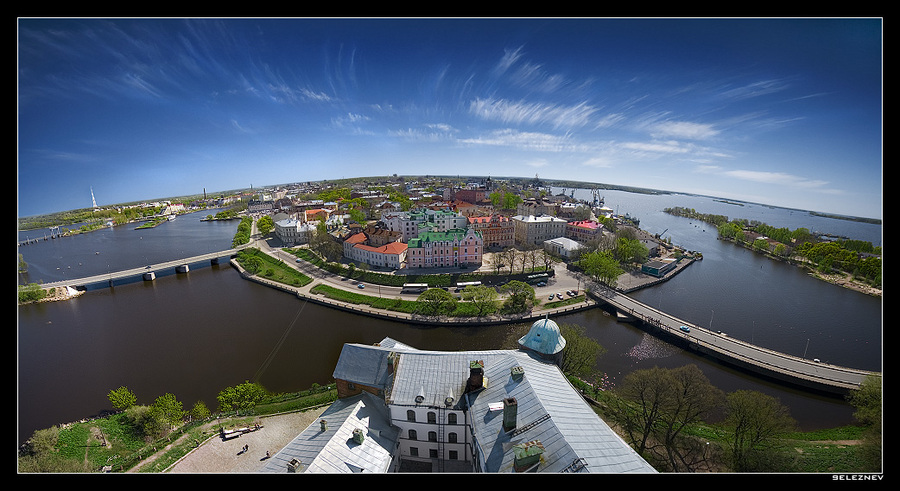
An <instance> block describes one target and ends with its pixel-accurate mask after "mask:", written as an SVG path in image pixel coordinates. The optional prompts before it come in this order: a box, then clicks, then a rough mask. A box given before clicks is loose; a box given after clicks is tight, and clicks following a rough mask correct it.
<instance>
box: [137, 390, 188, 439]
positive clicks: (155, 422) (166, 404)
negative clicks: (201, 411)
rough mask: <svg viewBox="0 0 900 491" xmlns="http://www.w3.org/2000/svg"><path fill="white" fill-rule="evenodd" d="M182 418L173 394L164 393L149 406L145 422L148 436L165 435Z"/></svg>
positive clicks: (179, 405) (181, 412)
mask: <svg viewBox="0 0 900 491" xmlns="http://www.w3.org/2000/svg"><path fill="white" fill-rule="evenodd" d="M182 418H184V409H183V408H182V404H181V402H179V401H178V399H176V398H175V396H174V395H173V394H170V393H166V394H163V395H161V396H159V397H157V398H156V400H155V401H154V402H153V404H152V405H151V406H150V410H149V411H148V414H147V419H146V421H145V431H146V433H147V434H148V435H156V436H161V435H165V434H166V433H167V432H168V431H169V430H171V429H172V428H173V427H174V426H176V425H177V424H179V423H181V420H182Z"/></svg>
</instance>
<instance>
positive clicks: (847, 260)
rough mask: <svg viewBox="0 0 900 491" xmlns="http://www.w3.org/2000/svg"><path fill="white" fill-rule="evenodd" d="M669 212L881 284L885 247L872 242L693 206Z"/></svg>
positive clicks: (755, 244)
mask: <svg viewBox="0 0 900 491" xmlns="http://www.w3.org/2000/svg"><path fill="white" fill-rule="evenodd" d="M664 211H665V212H666V213H669V214H671V215H676V216H682V217H687V218H692V219H697V220H701V221H704V222H706V223H710V224H713V225H715V226H716V228H717V230H718V234H719V236H720V237H723V238H725V239H729V240H733V241H735V242H737V243H748V241H749V240H750V237H753V239H752V242H749V245H750V247H751V248H752V249H754V250H756V251H758V252H764V253H768V254H773V255H775V256H778V257H784V258H790V257H794V258H796V259H799V260H803V261H809V262H810V263H812V264H813V265H814V266H815V268H816V269H818V270H819V271H821V272H824V273H830V272H833V271H840V272H844V273H849V274H851V275H853V276H855V277H857V278H863V279H865V280H866V281H868V282H869V283H871V284H875V285H881V283H882V271H883V269H882V261H881V255H882V252H881V251H882V249H881V246H874V245H872V243H871V242H868V241H862V240H853V239H844V240H821V239H820V238H819V237H817V236H816V235H815V234H813V233H812V232H810V231H809V229H807V228H803V227H800V228H797V229H794V230H791V229H789V228H787V227H774V226H772V225H768V224H766V223H762V222H759V221H756V220H746V219H734V220H728V217H726V216H723V215H712V214H703V213H698V212H697V211H696V210H694V209H693V208H682V207H675V208H666V209H665V210H664Z"/></svg>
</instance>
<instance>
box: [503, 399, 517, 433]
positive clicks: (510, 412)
mask: <svg viewBox="0 0 900 491" xmlns="http://www.w3.org/2000/svg"><path fill="white" fill-rule="evenodd" d="M518 410H519V402H518V401H517V400H516V398H515V397H507V398H506V399H503V431H512V430H514V429H516V416H517V413H518Z"/></svg>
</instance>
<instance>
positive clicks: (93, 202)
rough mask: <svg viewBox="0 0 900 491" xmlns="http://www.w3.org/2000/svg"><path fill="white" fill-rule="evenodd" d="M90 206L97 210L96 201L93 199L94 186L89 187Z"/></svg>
mask: <svg viewBox="0 0 900 491" xmlns="http://www.w3.org/2000/svg"><path fill="white" fill-rule="evenodd" d="M91 204H92V205H94V209H95V210H96V209H97V200H96V199H94V186H91Z"/></svg>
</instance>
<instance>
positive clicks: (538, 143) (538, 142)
mask: <svg viewBox="0 0 900 491" xmlns="http://www.w3.org/2000/svg"><path fill="white" fill-rule="evenodd" d="M459 142H460V143H465V144H470V145H490V146H502V147H510V148H515V149H517V150H531V151H548V152H564V151H566V152H568V151H584V150H585V149H584V148H582V146H581V145H580V144H578V143H575V142H572V141H571V140H570V139H569V138H568V136H565V135H563V136H560V135H552V134H549V133H538V132H533V131H518V130H514V129H503V130H496V131H491V132H488V133H486V134H484V135H481V136H478V137H474V138H463V139H460V140H459Z"/></svg>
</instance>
